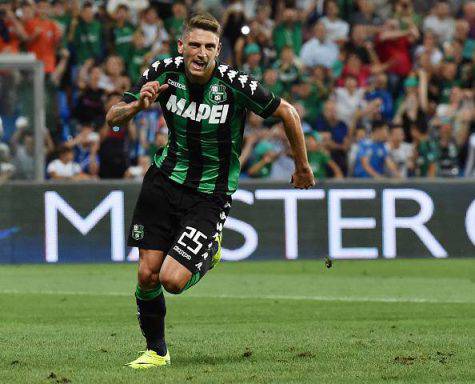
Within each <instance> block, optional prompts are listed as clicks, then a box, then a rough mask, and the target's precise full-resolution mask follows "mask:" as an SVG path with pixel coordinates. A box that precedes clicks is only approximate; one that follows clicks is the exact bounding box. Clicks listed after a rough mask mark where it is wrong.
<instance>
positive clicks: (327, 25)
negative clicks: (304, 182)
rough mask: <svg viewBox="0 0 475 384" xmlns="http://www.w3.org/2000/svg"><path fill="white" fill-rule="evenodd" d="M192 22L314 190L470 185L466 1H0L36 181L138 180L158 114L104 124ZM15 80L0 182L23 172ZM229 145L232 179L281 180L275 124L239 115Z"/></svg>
mask: <svg viewBox="0 0 475 384" xmlns="http://www.w3.org/2000/svg"><path fill="white" fill-rule="evenodd" d="M197 10H205V11H209V12H211V13H212V14H214V15H215V16H216V17H217V18H219V20H221V24H222V26H223V36H222V44H223V46H222V51H221V55H220V60H221V61H223V62H226V63H228V64H231V65H234V66H237V67H238V68H240V69H241V70H243V71H246V72H248V73H250V74H252V75H253V76H254V77H255V78H256V79H257V80H259V81H261V82H262V84H263V85H264V86H266V87H267V88H269V89H270V90H272V91H273V92H274V93H275V94H277V95H279V96H282V97H284V98H286V99H287V100H289V101H290V102H291V103H292V104H293V105H294V106H295V107H296V109H297V111H298V113H299V115H300V118H301V121H302V127H303V130H304V133H305V138H306V144H307V151H308V157H309V161H310V164H311V166H312V169H313V171H314V174H315V176H316V177H317V178H318V179H320V180H322V179H326V178H343V177H358V178H381V177H395V178H406V177H435V176H438V177H463V176H465V177H475V124H474V122H475V112H474V110H475V109H474V76H475V65H474V52H475V1H463V0H452V1H438V0H426V1H414V0H326V1H324V0H317V1H311V0H300V1H299V0H294V1H281V0H276V1H251V0H247V1H216V0H202V1H198V2H196V1H162V2H160V1H151V0H133V1H125V0H123V1H122V0H109V1H78V0H75V1H63V0H56V1H46V0H39V1H10V2H2V3H1V4H0V54H12V53H13V54H14V53H19V52H30V53H33V54H34V55H36V57H37V58H38V59H39V60H41V61H43V63H44V71H45V75H46V76H45V89H46V128H45V145H44V148H45V156H46V158H47V167H46V169H45V174H46V176H47V177H48V178H51V179H91V178H104V179H107V178H131V179H141V178H142V177H143V174H144V172H145V171H146V169H147V168H148V166H149V165H150V163H151V157H152V156H153V154H154V153H155V152H156V151H157V150H158V149H160V148H161V147H163V146H164V145H165V144H166V142H167V133H168V131H167V126H166V123H165V121H164V119H163V115H162V112H161V111H160V108H159V106H158V104H155V105H154V106H153V107H152V108H151V109H149V110H147V111H143V112H141V113H139V114H138V115H137V116H136V117H135V118H134V119H133V121H131V122H130V124H128V125H127V126H124V127H109V126H108V125H107V124H106V123H105V121H104V117H105V113H106V111H107V110H108V109H109V108H110V107H111V106H112V105H113V104H114V103H117V102H118V101H120V100H121V96H122V94H123V92H124V91H126V90H128V89H129V88H130V86H131V84H133V83H134V82H136V81H137V80H138V78H139V77H140V75H141V73H142V72H143V70H144V68H145V67H147V66H148V65H150V63H152V62H153V61H154V60H157V59H163V58H166V57H169V56H172V55H176V54H177V48H176V42H177V40H178V39H179V37H180V35H181V32H182V28H183V22H184V20H185V19H186V17H187V15H189V14H190V13H191V12H194V11H197ZM28 76H29V74H28V73H26V72H22V71H15V70H5V71H2V72H0V89H1V92H0V95H1V96H0V99H1V100H0V118H1V121H0V123H1V124H0V179H2V178H3V179H7V178H12V179H28V178H32V177H33V175H34V157H33V152H34V136H33V122H32V114H31V112H28V111H29V110H31V104H32V96H31V95H30V96H28V94H31V86H30V84H31V79H29V78H28ZM22 84H23V86H21V85H22ZM22 88H26V90H25V89H23V90H22ZM29 108H30V109H29ZM244 139H245V140H244V144H243V150H242V154H241V159H240V160H241V165H242V170H243V174H242V177H243V178H256V179H275V180H283V179H285V180H287V179H288V177H289V175H290V173H291V172H292V171H293V161H292V158H291V153H290V149H289V145H288V141H287V140H286V138H285V133H284V128H283V126H282V125H281V124H280V123H279V122H278V121H276V120H274V119H273V118H268V119H266V120H263V119H261V118H260V117H259V116H257V115H254V114H252V113H251V114H249V116H248V119H247V124H246V129H245V133H244Z"/></svg>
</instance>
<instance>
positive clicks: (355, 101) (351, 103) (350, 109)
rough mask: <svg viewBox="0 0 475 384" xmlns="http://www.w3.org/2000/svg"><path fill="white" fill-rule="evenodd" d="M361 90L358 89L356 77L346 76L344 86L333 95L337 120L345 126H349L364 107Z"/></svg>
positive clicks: (363, 91) (363, 92)
mask: <svg viewBox="0 0 475 384" xmlns="http://www.w3.org/2000/svg"><path fill="white" fill-rule="evenodd" d="M364 94H365V90H364V89H363V88H358V80H357V79H356V77H354V76H351V75H348V76H346V78H345V86H344V87H338V88H336V89H335V91H334V93H333V99H334V101H335V104H336V112H337V116H338V119H340V120H343V121H344V122H345V124H346V125H347V126H351V125H352V123H353V119H354V117H355V114H356V112H357V111H358V110H359V109H362V108H363V107H364V104H365V101H364Z"/></svg>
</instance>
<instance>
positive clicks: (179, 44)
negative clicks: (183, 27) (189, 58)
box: [177, 39, 183, 55]
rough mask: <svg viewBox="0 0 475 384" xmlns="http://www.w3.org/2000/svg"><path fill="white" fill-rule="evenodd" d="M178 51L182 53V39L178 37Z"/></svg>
mask: <svg viewBox="0 0 475 384" xmlns="http://www.w3.org/2000/svg"><path fill="white" fill-rule="evenodd" d="M177 45H178V53H179V54H180V55H183V40H182V39H178V43H177Z"/></svg>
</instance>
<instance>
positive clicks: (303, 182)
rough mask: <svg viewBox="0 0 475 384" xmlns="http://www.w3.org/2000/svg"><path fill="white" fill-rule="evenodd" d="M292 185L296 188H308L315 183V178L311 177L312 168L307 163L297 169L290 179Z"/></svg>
mask: <svg viewBox="0 0 475 384" xmlns="http://www.w3.org/2000/svg"><path fill="white" fill-rule="evenodd" d="M290 182H291V183H292V185H293V186H294V187H295V188H298V189H308V188H310V187H313V186H314V185H315V178H314V177H313V172H312V168H310V165H309V164H307V165H306V166H304V167H302V168H301V169H297V170H296V171H295V172H294V174H293V175H292V179H291V180H290Z"/></svg>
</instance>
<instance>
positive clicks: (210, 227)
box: [165, 196, 231, 276]
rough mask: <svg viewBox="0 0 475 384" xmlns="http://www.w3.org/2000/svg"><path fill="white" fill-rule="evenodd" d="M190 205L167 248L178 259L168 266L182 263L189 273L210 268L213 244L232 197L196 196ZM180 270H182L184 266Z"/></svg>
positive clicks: (227, 212) (201, 271) (171, 256)
mask: <svg viewBox="0 0 475 384" xmlns="http://www.w3.org/2000/svg"><path fill="white" fill-rule="evenodd" d="M190 206H191V208H190V209H189V210H188V211H187V212H186V214H185V215H184V216H183V217H182V219H181V221H180V230H179V231H178V233H177V236H176V237H175V241H174V242H173V244H172V245H171V247H170V250H169V251H168V256H169V257H170V258H172V259H174V260H175V261H176V262H178V263H175V262H174V263H172V262H171V261H170V265H175V266H177V268H178V265H181V267H184V268H185V269H186V270H188V271H189V272H190V274H189V276H191V275H193V274H195V273H201V274H204V273H206V271H207V268H209V265H210V263H211V259H212V256H213V249H214V247H213V244H216V239H217V236H219V235H220V234H221V231H222V229H223V226H224V221H225V220H226V217H227V215H228V214H229V209H230V207H231V198H230V197H228V196H224V197H216V198H214V199H213V198H212V197H203V196H198V197H196V202H195V203H194V204H190ZM212 247H213V248H212ZM214 251H216V250H214ZM168 256H167V259H168ZM166 262H167V260H166V261H165V263H166ZM179 270H180V271H183V268H179Z"/></svg>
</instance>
